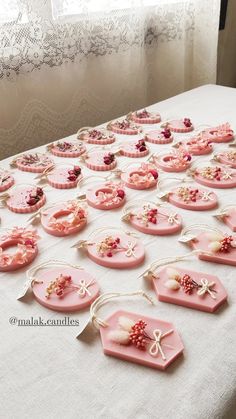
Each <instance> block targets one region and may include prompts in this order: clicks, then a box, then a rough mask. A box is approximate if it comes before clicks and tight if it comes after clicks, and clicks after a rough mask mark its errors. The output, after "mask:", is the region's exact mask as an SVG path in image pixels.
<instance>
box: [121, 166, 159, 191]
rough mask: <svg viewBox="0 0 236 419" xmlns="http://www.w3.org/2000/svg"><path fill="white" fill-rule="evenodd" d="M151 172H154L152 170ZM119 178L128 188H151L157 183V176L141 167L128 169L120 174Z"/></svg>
mask: <svg viewBox="0 0 236 419" xmlns="http://www.w3.org/2000/svg"><path fill="white" fill-rule="evenodd" d="M153 172H156V171H155V170H153ZM121 179H122V181H123V182H124V184H125V186H127V187H128V188H130V189H137V190H143V189H151V188H154V187H155V186H156V185H157V181H158V178H157V177H155V176H153V174H152V173H151V171H149V172H148V171H145V170H143V169H142V168H141V167H140V168H137V169H128V170H127V171H126V172H123V173H122V174H121Z"/></svg>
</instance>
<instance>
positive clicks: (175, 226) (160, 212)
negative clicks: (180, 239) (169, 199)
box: [122, 201, 182, 236]
mask: <svg viewBox="0 0 236 419" xmlns="http://www.w3.org/2000/svg"><path fill="white" fill-rule="evenodd" d="M140 204H142V201H137V202H133V203H131V204H127V205H126V207H125V208H124V211H123V216H122V221H125V222H128V223H130V224H131V225H132V227H134V228H135V229H137V230H139V231H141V232H142V233H145V234H153V235H160V236H162V235H164V236H166V235H169V234H174V233H176V232H178V231H179V230H181V228H182V218H181V216H180V215H179V214H177V213H176V212H174V211H172V210H171V208H167V207H164V206H160V205H157V204H155V203H153V202H144V203H143V205H140Z"/></svg>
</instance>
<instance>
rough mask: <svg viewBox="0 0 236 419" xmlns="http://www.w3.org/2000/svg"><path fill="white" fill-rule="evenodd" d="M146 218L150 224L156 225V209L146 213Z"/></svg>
mask: <svg viewBox="0 0 236 419" xmlns="http://www.w3.org/2000/svg"><path fill="white" fill-rule="evenodd" d="M147 218H148V221H149V222H150V223H152V224H156V223H157V209H156V208H152V209H150V210H149V211H148V213H147Z"/></svg>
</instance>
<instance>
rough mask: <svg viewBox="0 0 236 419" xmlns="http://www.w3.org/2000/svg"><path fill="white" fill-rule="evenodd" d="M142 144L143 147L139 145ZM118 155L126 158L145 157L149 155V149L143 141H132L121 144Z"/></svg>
mask: <svg viewBox="0 0 236 419" xmlns="http://www.w3.org/2000/svg"><path fill="white" fill-rule="evenodd" d="M140 143H142V144H143V145H141V144H140ZM120 154H121V155H123V156H126V157H133V158H137V157H145V156H147V155H148V154H149V149H148V147H147V146H146V144H145V141H144V140H138V141H132V142H128V143H123V144H121V149H120Z"/></svg>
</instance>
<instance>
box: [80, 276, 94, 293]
mask: <svg viewBox="0 0 236 419" xmlns="http://www.w3.org/2000/svg"><path fill="white" fill-rule="evenodd" d="M93 283H94V281H93V280H92V281H90V282H88V283H86V281H85V279H81V280H80V282H79V287H78V291H77V294H78V295H79V296H80V297H81V298H83V297H85V295H86V294H88V295H89V296H91V292H90V291H89V290H88V288H89V287H90V286H91V285H92V284H93Z"/></svg>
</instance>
